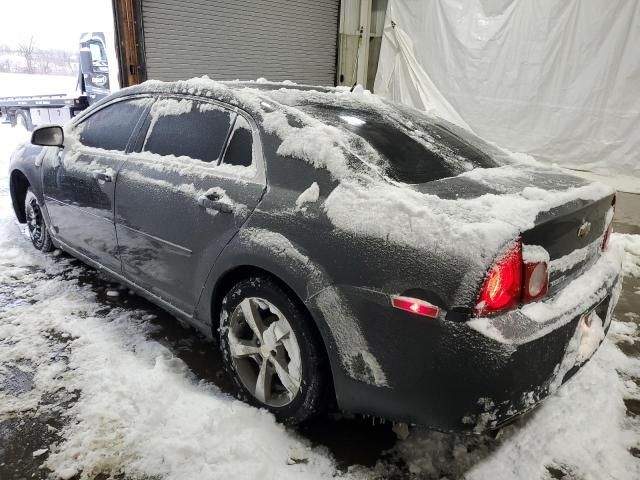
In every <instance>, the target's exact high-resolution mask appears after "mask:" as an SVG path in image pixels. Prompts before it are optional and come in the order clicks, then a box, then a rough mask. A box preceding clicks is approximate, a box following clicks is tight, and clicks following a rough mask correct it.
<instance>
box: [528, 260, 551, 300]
mask: <svg viewBox="0 0 640 480" xmlns="http://www.w3.org/2000/svg"><path fill="white" fill-rule="evenodd" d="M548 288H549V269H548V266H547V262H532V263H525V264H524V284H523V289H522V302H523V303H528V302H533V301H534V300H537V299H538V298H540V297H543V296H544V295H545V293H547V289H548Z"/></svg>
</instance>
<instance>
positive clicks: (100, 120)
mask: <svg viewBox="0 0 640 480" xmlns="http://www.w3.org/2000/svg"><path fill="white" fill-rule="evenodd" d="M144 110H145V103H144V102H142V101H140V100H138V99H135V100H124V101H122V102H117V103H113V104H111V105H108V106H106V107H104V108H102V109H100V110H98V111H97V112H96V113H94V114H92V115H91V116H89V117H87V119H86V120H84V121H82V122H81V123H80V124H79V126H78V132H79V139H80V143H82V144H83V145H85V146H87V147H95V148H102V149H104V150H117V151H120V152H124V151H125V150H126V148H127V144H128V143H129V138H130V137H131V134H132V133H133V131H134V130H135V127H136V124H137V123H138V120H139V119H140V116H141V115H142V114H143V113H144Z"/></svg>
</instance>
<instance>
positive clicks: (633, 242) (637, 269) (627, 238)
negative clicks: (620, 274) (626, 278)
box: [612, 233, 640, 278]
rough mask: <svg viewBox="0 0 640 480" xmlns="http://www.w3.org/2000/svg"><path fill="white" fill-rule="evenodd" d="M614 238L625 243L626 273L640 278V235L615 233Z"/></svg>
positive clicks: (624, 264) (624, 268)
mask: <svg viewBox="0 0 640 480" xmlns="http://www.w3.org/2000/svg"><path fill="white" fill-rule="evenodd" d="M613 238H615V239H617V241H618V242H620V243H622V244H623V245H624V247H623V248H624V251H625V255H624V263H623V264H622V268H623V270H624V273H625V275H631V276H633V277H636V278H640V235H629V234H627V233H614V234H613V235H612V239H613Z"/></svg>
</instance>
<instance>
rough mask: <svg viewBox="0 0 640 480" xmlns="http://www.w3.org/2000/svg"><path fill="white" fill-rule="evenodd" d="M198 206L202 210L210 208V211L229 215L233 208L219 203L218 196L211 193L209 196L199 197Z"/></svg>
mask: <svg viewBox="0 0 640 480" xmlns="http://www.w3.org/2000/svg"><path fill="white" fill-rule="evenodd" d="M198 205H200V206H201V207H204V208H210V209H212V210H218V211H219V212H222V213H231V212H233V208H232V207H231V205H229V204H228V203H225V202H221V201H220V196H219V195H218V194H215V193H212V194H210V195H200V196H199V197H198Z"/></svg>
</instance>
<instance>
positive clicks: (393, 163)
mask: <svg viewBox="0 0 640 480" xmlns="http://www.w3.org/2000/svg"><path fill="white" fill-rule="evenodd" d="M299 108H301V110H304V111H306V112H307V113H310V114H311V115H313V116H315V117H318V118H319V119H321V120H322V121H324V122H326V123H328V124H329V125H333V126H335V127H338V128H341V129H344V130H348V131H350V132H353V133H355V134H356V135H358V136H359V137H361V138H362V139H363V140H365V141H366V142H367V143H369V145H371V146H372V147H373V148H374V149H375V150H376V151H377V152H378V153H379V155H380V156H381V157H382V158H383V161H384V165H383V166H384V169H385V173H386V175H388V176H389V177H391V178H392V179H394V180H396V181H399V182H403V183H410V184H416V183H425V182H430V181H433V180H439V179H441V178H446V177H452V176H456V175H460V174H461V173H464V172H467V171H470V170H473V169H474V168H478V167H480V168H490V167H495V166H498V163H497V161H495V160H494V159H493V158H492V156H490V155H489V154H488V153H487V152H491V149H489V148H487V149H483V148H481V146H482V145H481V144H480V142H475V143H474V144H472V143H470V142H469V141H468V140H467V139H464V138H462V137H461V135H460V132H458V131H454V128H455V127H453V128H451V126H450V125H445V124H444V123H443V124H437V123H435V122H434V121H433V120H431V119H430V118H429V117H427V116H421V115H419V114H418V115H416V114H415V113H414V112H411V111H409V112H407V111H404V110H400V109H397V110H394V114H393V115H387V114H386V113H388V112H385V114H384V115H383V114H382V113H381V112H375V111H368V110H354V109H344V108H338V107H334V106H328V105H319V104H314V105H306V106H303V107H299ZM469 135H470V134H469ZM470 136H471V135H470ZM492 153H493V152H492Z"/></svg>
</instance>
